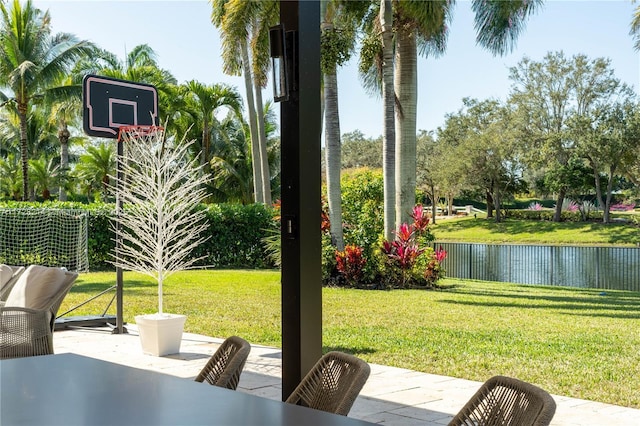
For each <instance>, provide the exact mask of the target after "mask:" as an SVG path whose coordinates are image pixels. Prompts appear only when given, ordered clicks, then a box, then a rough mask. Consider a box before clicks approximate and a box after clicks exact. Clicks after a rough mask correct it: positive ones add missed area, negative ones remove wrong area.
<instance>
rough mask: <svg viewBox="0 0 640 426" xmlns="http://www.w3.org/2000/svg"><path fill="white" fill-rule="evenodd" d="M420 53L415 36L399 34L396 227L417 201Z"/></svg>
mask: <svg viewBox="0 0 640 426" xmlns="http://www.w3.org/2000/svg"><path fill="white" fill-rule="evenodd" d="M417 57H418V52H417V46H416V36H415V33H413V32H411V31H407V30H404V29H401V30H398V31H397V33H396V64H395V65H396V73H395V75H394V79H395V81H394V83H395V91H396V95H397V97H398V103H399V107H400V108H399V109H400V110H399V111H396V147H395V148H396V170H395V172H396V227H398V226H399V225H400V224H402V223H405V222H407V223H408V222H409V219H410V214H411V209H412V208H413V206H414V204H415V198H416V111H417V101H418V96H417V87H418V79H417V75H418V61H417Z"/></svg>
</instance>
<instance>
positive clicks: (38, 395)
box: [0, 353, 371, 426]
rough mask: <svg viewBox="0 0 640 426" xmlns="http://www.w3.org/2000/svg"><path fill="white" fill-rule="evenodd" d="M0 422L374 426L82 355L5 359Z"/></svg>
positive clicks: (0, 382)
mask: <svg viewBox="0 0 640 426" xmlns="http://www.w3.org/2000/svg"><path fill="white" fill-rule="evenodd" d="M0 424H1V425H11V426H14V425H89V426H91V425H326V426H331V425H335V426H358V425H370V424H371V423H367V422H364V421H361V420H357V419H352V418H349V417H345V416H339V415H336V414H331V413H326V412H324V411H318V410H313V409H311V408H306V407H301V406H297V405H293V404H286V403H284V402H280V401H274V400H270V399H266V398H261V397H258V396H255V395H250V394H247V393H243V392H240V391H233V390H228V389H223V388H219V387H216V386H211V385H208V384H203V383H198V382H195V381H193V380H190V379H185V378H180V377H175V376H170V375H167V374H163V373H159V372H155V371H149V370H142V369H138V368H133V367H128V366H124V365H120V364H115V363H111V362H107V361H102V360H98V359H94V358H89V357H85V356H81V355H76V354H70V353H66V354H59V355H45V356H36V357H28V358H16V359H7V360H2V361H0Z"/></svg>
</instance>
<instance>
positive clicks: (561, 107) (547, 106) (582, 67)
mask: <svg viewBox="0 0 640 426" xmlns="http://www.w3.org/2000/svg"><path fill="white" fill-rule="evenodd" d="M509 78H510V79H511V81H512V88H511V94H510V101H511V102H513V104H514V105H515V106H516V108H517V113H518V116H519V119H518V120H517V123H518V126H519V129H520V132H521V139H522V140H523V141H526V142H527V146H526V147H525V153H526V154H528V155H526V157H525V161H527V163H528V164H529V165H530V166H534V167H536V166H537V167H542V166H544V167H551V168H555V169H557V168H562V167H566V166H567V165H568V164H569V160H570V159H571V158H572V156H574V155H575V150H576V147H577V144H578V143H579V140H578V139H577V138H576V137H575V136H576V134H575V133H573V134H572V133H571V132H570V131H569V130H570V129H569V127H568V123H569V121H570V119H571V117H586V116H588V114H589V113H590V112H591V111H593V109H594V108H596V107H597V106H598V105H601V104H607V103H611V102H612V101H613V100H614V99H615V98H617V97H618V96H619V95H620V94H623V93H627V92H628V90H629V89H628V87H626V86H625V85H624V84H622V83H621V82H620V80H619V79H617V78H616V77H615V75H614V72H613V69H612V68H611V62H610V60H608V59H604V58H597V59H594V60H589V59H588V58H587V56H586V55H584V54H579V55H574V56H573V57H572V58H567V57H566V56H565V55H564V53H563V52H549V53H548V54H547V55H546V56H545V57H544V59H543V60H542V61H540V62H536V61H533V60H531V59H530V58H527V57H525V58H524V59H522V60H521V61H520V62H519V63H518V65H516V66H515V67H512V68H511V69H510V76H509ZM565 196H566V191H565V188H564V187H562V188H560V190H559V192H558V193H557V194H556V211H555V215H554V221H557V222H559V221H560V214H561V212H562V204H563V201H564V198H565Z"/></svg>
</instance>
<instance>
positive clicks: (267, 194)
mask: <svg viewBox="0 0 640 426" xmlns="http://www.w3.org/2000/svg"><path fill="white" fill-rule="evenodd" d="M253 83H254V87H255V95H256V118H257V120H256V121H257V125H258V145H259V151H260V180H261V181H262V194H263V196H264V198H263V203H264V204H266V205H270V204H271V174H270V173H269V157H268V156H267V133H266V131H265V128H264V106H263V104H262V87H260V85H259V84H258V83H257V81H256V80H255V79H254V82H253Z"/></svg>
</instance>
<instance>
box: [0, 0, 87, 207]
mask: <svg viewBox="0 0 640 426" xmlns="http://www.w3.org/2000/svg"><path fill="white" fill-rule="evenodd" d="M0 12H2V22H1V23H0V43H2V49H0V87H6V88H7V89H9V90H10V91H11V95H10V96H8V95H6V94H5V96H6V97H7V98H10V99H11V101H12V102H14V103H15V105H16V110H17V114H18V118H19V123H20V157H21V162H22V176H23V183H22V197H23V200H27V198H28V196H29V179H28V169H29V167H28V164H29V156H28V137H27V115H28V113H29V109H30V106H31V105H32V103H33V101H34V99H35V98H36V97H39V96H46V95H47V92H51V91H56V92H58V93H59V96H65V91H64V88H60V87H56V86H57V85H58V83H59V82H60V80H61V79H62V78H63V77H64V76H65V75H66V73H67V72H68V71H69V70H70V69H71V68H72V67H73V65H74V64H75V63H76V62H77V61H78V60H79V59H81V58H83V57H86V56H87V55H90V54H91V53H92V52H93V51H94V47H93V45H92V44H91V43H89V42H88V41H85V40H78V39H77V38H76V37H75V36H73V35H71V34H67V33H59V34H55V35H52V34H51V18H50V16H49V13H48V12H42V11H41V10H39V9H37V8H35V7H34V6H33V4H32V2H31V0H27V1H26V2H25V3H24V5H22V4H21V3H20V0H13V2H12V3H11V7H10V8H8V7H7V6H5V5H4V3H0ZM49 95H52V94H51V93H49Z"/></svg>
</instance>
